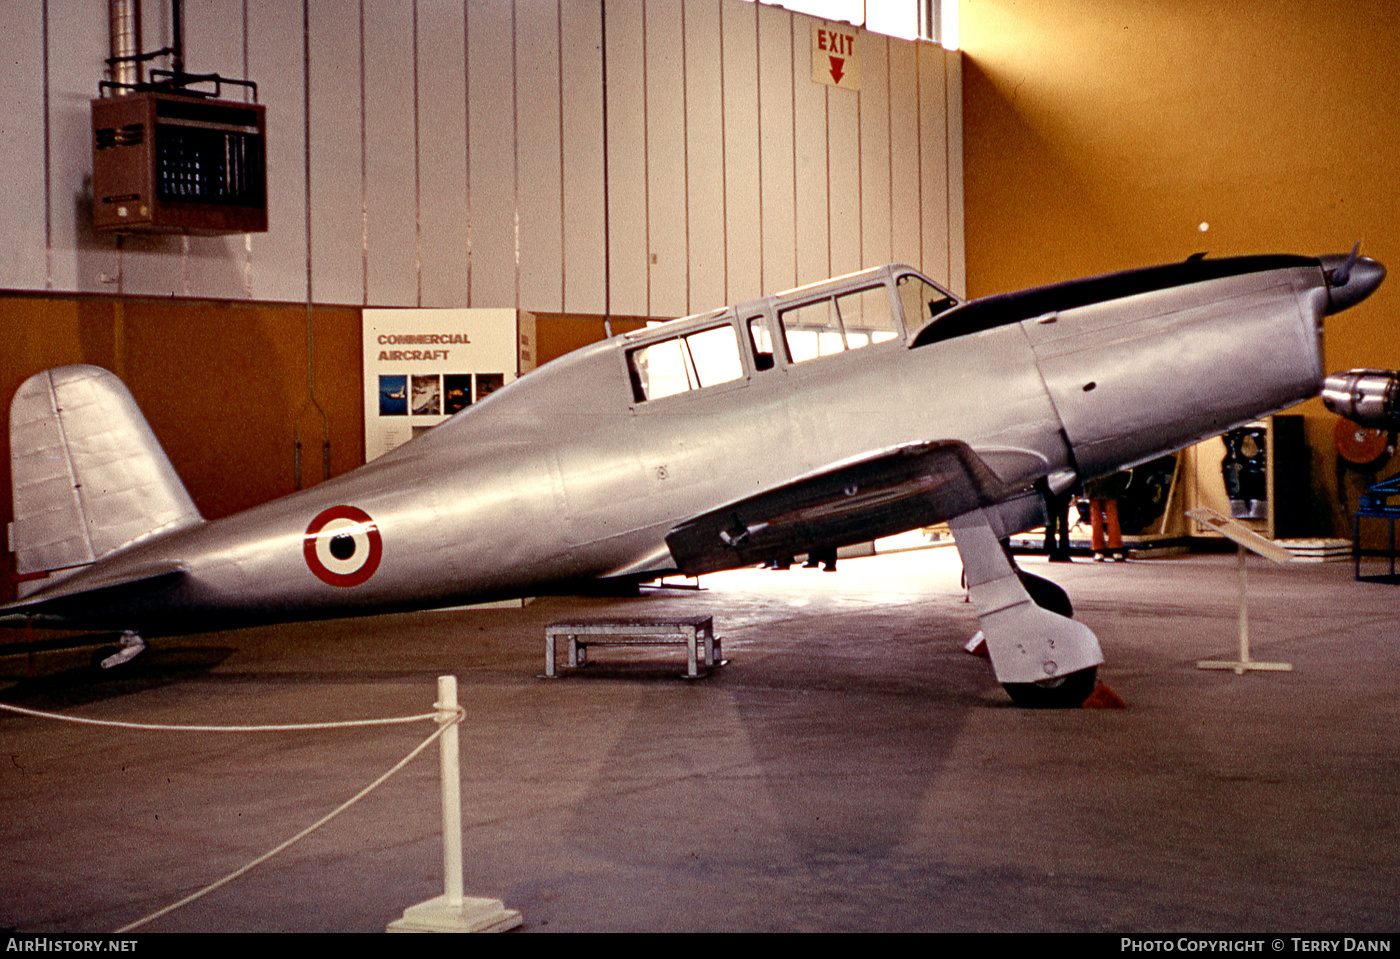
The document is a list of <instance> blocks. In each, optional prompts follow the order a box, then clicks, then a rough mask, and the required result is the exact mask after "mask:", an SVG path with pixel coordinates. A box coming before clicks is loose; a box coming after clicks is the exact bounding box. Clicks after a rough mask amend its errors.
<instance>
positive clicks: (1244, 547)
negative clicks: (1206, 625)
mask: <svg viewBox="0 0 1400 959" xmlns="http://www.w3.org/2000/svg"><path fill="white" fill-rule="evenodd" d="M1186 515H1187V516H1189V517H1191V518H1192V519H1194V520H1195V521H1196V522H1198V523H1201V524H1203V525H1205V526H1209V527H1211V528H1212V529H1214V530H1215V531H1216V532H1218V533H1220V535H1222V536H1224V537H1225V538H1226V539H1228V540H1230V541H1231V542H1233V543H1234V544H1235V545H1236V547H1237V549H1238V555H1239V570H1240V658H1239V659H1238V660H1236V661H1233V662H1231V661H1229V660H1218V659H1202V660H1199V661H1198V662H1197V663H1196V667H1197V668H1198V669H1232V670H1234V672H1235V675H1236V676H1243V675H1244V674H1245V673H1246V672H1248V671H1249V670H1265V671H1269V672H1290V671H1291V670H1292V669H1293V664H1292V663H1257V662H1255V661H1254V660H1252V659H1250V658H1249V603H1248V601H1247V599H1246V594H1245V589H1246V585H1247V584H1246V579H1245V556H1246V555H1247V554H1248V553H1258V554H1259V555H1260V556H1263V557H1264V558H1265V559H1269V560H1272V561H1273V562H1275V563H1278V564H1279V565H1283V564H1285V563H1291V562H1292V561H1293V554H1292V553H1290V552H1289V551H1288V550H1286V549H1284V548H1283V547H1282V546H1279V545H1278V544H1277V543H1274V542H1271V541H1270V540H1267V539H1265V538H1264V537H1262V536H1260V535H1259V534H1258V533H1256V532H1254V531H1253V530H1251V529H1249V528H1248V527H1246V526H1243V525H1241V524H1240V523H1237V522H1235V521H1234V520H1232V519H1230V517H1228V516H1224V515H1222V514H1220V513H1217V512H1216V511H1215V510H1213V509H1211V508H1210V507H1209V506H1198V507H1197V508H1195V509H1192V510H1187V511H1186Z"/></svg>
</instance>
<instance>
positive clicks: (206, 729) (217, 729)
mask: <svg viewBox="0 0 1400 959" xmlns="http://www.w3.org/2000/svg"><path fill="white" fill-rule="evenodd" d="M0 709H4V710H8V711H9V712H12V713H22V714H24V715H26V716H39V717H42V718H44V719H57V720H60V721H62V722H65V723H78V724H80V725H83V726H115V727H116V728H118V729H146V730H156V731H162V732H180V733H273V732H284V731H287V730H297V729H348V728H350V727H353V726H394V725H402V724H404V723H421V722H423V721H424V720H427V719H436V718H437V715H438V714H437V713H424V714H422V715H421V716H397V717H393V718H390V719H348V720H345V721H343V722H334V723H293V724H290V725H285V726H162V725H159V724H156V723H122V722H116V721H115V720H110V719H84V718H82V717H80V716H65V715H63V714H62V713H46V712H43V711H42V710H38V709H25V708H24V707H23V706H11V705H10V704H9V703H0Z"/></svg>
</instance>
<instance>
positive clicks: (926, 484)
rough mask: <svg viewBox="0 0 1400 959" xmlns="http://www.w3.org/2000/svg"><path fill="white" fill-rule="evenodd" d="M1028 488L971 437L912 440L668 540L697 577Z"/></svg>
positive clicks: (727, 510)
mask: <svg viewBox="0 0 1400 959" xmlns="http://www.w3.org/2000/svg"><path fill="white" fill-rule="evenodd" d="M1027 455H1029V454H1027ZM1023 485H1024V483H1017V484H1016V485H1015V486H1010V485H1008V484H1007V483H1006V482H1005V481H1003V480H1002V479H1001V478H1000V477H999V476H998V475H997V473H996V472H995V471H993V469H992V468H991V467H990V466H989V465H988V464H987V462H986V461H985V460H984V459H983V457H981V456H979V455H978V454H977V453H976V452H975V451H974V450H973V449H972V448H971V447H970V446H968V445H967V444H966V443H963V442H960V441H957V440H944V441H940V442H932V443H917V444H911V445H907V446H900V447H896V448H894V449H891V450H886V451H883V452H880V453H877V454H875V455H873V456H869V457H864V458H861V459H857V460H853V461H848V462H846V463H840V464H836V465H835V466H832V467H829V468H827V469H824V470H822V471H820V472H817V473H811V474H808V475H806V476H803V477H799V478H798V479H796V480H794V481H792V482H790V483H785V484H783V485H782V486H778V487H775V488H773V489H769V490H766V491H764V492H762V493H759V494H757V495H756V496H752V497H749V498H747V499H743V500H739V501H737V502H734V503H730V504H729V505H727V506H724V507H721V508H720V509H717V510H712V511H711V512H708V513H704V514H702V515H700V516H696V517H695V518H693V519H691V520H688V521H686V522H684V523H682V524H681V525H679V526H677V527H676V528H675V529H673V530H671V532H670V533H668V534H667V535H666V545H667V546H668V547H670V550H671V555H672V556H673V557H674V558H675V561H676V564H677V566H678V567H679V568H680V570H681V572H682V573H685V574H686V575H688V576H695V575H699V574H701V573H710V572H714V571H715V570H720V569H733V568H735V567H738V566H748V565H752V564H755V563H760V562H764V561H766V560H770V559H772V558H774V557H781V556H791V555H795V554H797V553H805V552H807V551H808V550H810V549H811V548H813V547H814V546H816V545H823V546H835V545H844V544H847V543H854V542H861V541H864V540H871V539H876V538H878V537H881V536H891V535H893V534H895V533H902V532H904V531H906V530H910V529H914V528H915V527H919V526H928V525H931V524H933V523H938V522H942V521H943V520H946V519H949V518H951V517H953V516H958V515H961V514H962V513H966V512H967V511H969V510H972V509H976V508H977V507H979V506H986V505H989V504H992V503H996V502H999V501H1000V500H1002V499H1005V498H1006V497H1007V496H1009V495H1011V494H1012V493H1014V492H1017V491H1019V490H1020V489H1021V488H1022V487H1023Z"/></svg>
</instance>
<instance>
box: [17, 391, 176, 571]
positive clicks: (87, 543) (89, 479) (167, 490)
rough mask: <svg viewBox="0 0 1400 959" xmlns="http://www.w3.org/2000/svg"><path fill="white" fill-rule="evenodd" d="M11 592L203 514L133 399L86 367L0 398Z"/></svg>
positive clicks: (174, 527)
mask: <svg viewBox="0 0 1400 959" xmlns="http://www.w3.org/2000/svg"><path fill="white" fill-rule="evenodd" d="M10 477H11V482H12V485H13V489H14V515H15V518H14V522H13V523H11V524H10V530H9V533H10V550H11V551H12V552H13V553H14V554H15V566H16V572H17V574H18V578H19V594H20V596H21V597H23V596H28V595H29V594H30V593H32V592H34V591H35V590H37V589H39V588H40V587H42V586H44V585H46V584H48V583H52V582H54V581H55V580H56V579H60V578H63V577H65V576H67V575H71V574H72V573H73V572H75V571H76V570H78V569H81V568H82V567H84V566H86V565H88V564H90V563H92V562H94V561H95V560H98V559H100V558H102V557H103V556H106V555H107V554H109V553H113V552H116V551H117V550H119V549H122V548H124V547H127V546H131V545H132V544H134V543H137V542H139V541H141V540H144V539H147V538H149V537H151V536H154V535H156V534H157V533H164V532H169V531H172V530H176V529H183V528H184V527H187V526H193V525H195V524H197V523H200V522H203V519H202V518H201V517H200V515H199V511H198V510H197V509H196V508H195V505H194V502H193V501H192V500H191V499H190V496H189V493H187V492H186V491H185V486H184V484H183V483H181V482H180V478H179V476H177V475H176V474H175V469H174V467H172V466H171V465H170V460H169V459H168V458H167V457H166V455H165V451H164V450H163V449H161V446H160V443H159V441H157V440H156V437H155V434H154V433H152V432H151V428H150V426H149V425H147V423H146V418H145V417H144V416H142V415H141V410H140V409H139V408H138V407H137V405H136V401H135V400H134V399H132V396H131V393H130V392H128V390H127V388H126V386H125V385H123V384H122V382H121V380H119V379H117V378H116V376H114V375H112V374H111V373H109V372H107V371H106V370H104V369H101V368H99V367H96V366H63V367H59V368H57V369H52V370H45V371H44V372H43V373H38V374H36V375H34V376H31V377H30V378H29V379H27V380H25V381H24V383H23V385H21V386H20V388H19V390H18V391H16V393H15V397H14V400H13V401H12V402H11V404H10Z"/></svg>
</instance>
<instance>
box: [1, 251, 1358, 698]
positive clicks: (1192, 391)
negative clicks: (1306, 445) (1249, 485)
mask: <svg viewBox="0 0 1400 959" xmlns="http://www.w3.org/2000/svg"><path fill="white" fill-rule="evenodd" d="M1384 275H1385V270H1384V268H1383V267H1382V266H1381V265H1380V264H1378V263H1376V262H1375V261H1373V260H1370V259H1366V258H1362V257H1358V256H1357V253H1356V251H1355V250H1353V251H1352V253H1351V255H1350V256H1348V255H1345V254H1342V255H1336V256H1323V257H1320V258H1317V257H1301V256H1254V257H1239V258H1229V259H1214V260H1210V259H1204V258H1202V257H1193V258H1191V259H1190V260H1187V261H1185V262H1181V263H1175V264H1169V265H1166V266H1158V267H1152V268H1148V269H1140V270H1132V271H1129V272H1124V273H1116V274H1112V275H1107V276H1099V277H1093V278H1089V279H1083V280H1076V281H1072V282H1068V283H1060V284H1056V285H1053V286H1047V287H1040V288H1037V289H1032V290H1027V291H1024V292H1020V293H1011V294H1004V295H998V296H990V297H985V298H983V299H977V300H972V301H968V302H960V301H959V300H958V299H957V298H956V297H954V296H953V295H952V294H951V293H949V292H948V291H947V290H945V289H942V288H941V287H939V286H938V285H937V284H935V283H933V282H931V281H930V280H928V279H927V278H925V277H924V276H921V275H920V274H919V273H918V272H916V271H915V270H913V269H911V268H909V267H905V266H898V265H892V266H884V267H879V268H877V269H871V270H865V271H863V272H860V273H854V274H851V275H849V276H844V277H841V278H839V279H833V280H827V281H824V282H821V283H816V284H812V285H810V286H804V287H801V288H799V289H795V290H791V291H789V292H786V293H781V294H778V295H776V296H770V297H766V298H764V299H760V300H755V301H752V302H749V303H742V304H739V305H737V306H731V307H726V308H724V309H719V310H714V311H712V312H709V313H702V314H698V315H695V316H688V317H684V318H682V319H678V320H674V321H671V322H668V323H665V324H662V325H659V326H655V327H652V328H649V329H645V330H638V331H635V332H632V333H628V334H626V335H622V336H614V337H612V338H610V339H608V340H606V341H603V342H601V343H597V344H595V345H593V346H591V347H587V348H585V349H582V350H579V351H577V352H575V353H572V354H570V355H568V356H565V357H562V358H561V359H559V360H556V361H554V362H552V363H549V364H547V365H545V366H543V367H541V368H540V369H538V370H535V371H533V372H531V373H529V374H527V375H525V376H523V377H521V378H520V379H519V380H517V381H516V382H514V383H512V384H511V385H510V386H508V387H506V388H505V389H502V390H500V391H498V392H496V393H494V394H493V395H492V396H491V397H490V398H489V399H487V400H486V401H485V402H482V403H480V404H478V405H475V406H472V407H470V408H468V409H466V410H464V411H463V412H461V413H459V414H457V415H456V416H454V417H453V418H451V419H450V420H448V421H447V422H445V423H443V424H442V425H441V426H438V427H437V428H436V429H434V430H432V431H431V432H430V433H427V434H426V435H424V436H422V437H420V438H418V439H415V440H413V441H411V442H410V443H407V444H405V445H404V446H401V447H399V448H398V449H396V450H394V451H393V452H390V453H388V454H386V455H384V456H382V457H380V458H379V459H376V460H374V461H373V462H371V463H369V464H367V465H365V466H363V467H361V468H359V469H357V470H355V471H353V472H351V473H348V474H346V475H344V476H341V477H338V478H336V479H334V480H331V481H328V482H325V483H322V484H321V485H319V486H316V487H313V488H311V489H307V490H303V491H301V492H298V493H295V494H293V495H290V496H287V497H285V498H283V499H280V500H276V501H274V502H271V503H267V504H265V505H262V506H258V507H256V508H253V509H250V510H247V511H246V512H243V513H239V514H237V515H234V516H230V517H227V518H224V519H220V520H215V521H206V520H204V519H203V518H202V517H201V516H200V514H199V512H198V510H197V509H196V508H195V505H194V503H193V502H192V501H191V500H190V497H189V495H188V494H187V493H186V491H185V488H184V486H183V485H182V484H181V482H180V480H179V478H178V477H177V476H176V475H175V472H174V470H173V469H172V467H171V465H170V463H169V461H168V460H167V459H166V456H165V454H164V452H163V451H162V449H161V447H160V444H159V443H158V442H157V440H156V438H155V436H154V435H153V434H152V432H151V430H150V428H149V427H148V426H147V424H146V421H145V420H144V418H143V417H142V415H141V413H140V411H139V410H138V409H137V407H136V404H135V403H134V401H133V400H132V398H131V395H130V394H129V393H128V392H127V390H126V388H125V387H124V386H123V385H122V384H121V383H120V382H119V381H118V380H117V379H116V377H114V376H113V375H112V374H110V373H108V372H106V371H104V370H101V369H98V368H95V367H91V366H67V367H61V368H58V369H53V370H48V371H45V372H42V373H39V374H37V375H35V376H33V377H31V378H30V379H29V380H27V381H26V382H25V383H24V385H23V386H22V387H21V388H20V389H19V391H18V392H17V393H16V395H15V398H14V402H13V404H12V407H11V413H10V430H11V454H12V476H13V484H14V522H13V524H12V527H11V530H10V544H11V548H12V550H13V551H14V553H15V554H16V564H17V570H18V574H19V578H20V580H21V583H20V599H19V600H18V601H16V602H14V603H11V604H9V605H8V606H4V607H0V621H3V622H5V623H6V624H11V625H14V624H23V623H25V622H32V623H34V624H35V625H43V626H55V627H75V628H97V629H119V630H124V631H126V632H125V636H124V639H123V644H124V649H123V651H122V652H121V653H119V654H118V655H116V656H113V657H111V658H110V659H109V660H108V662H112V663H115V662H121V661H124V660H125V659H128V658H130V657H131V656H134V655H135V654H136V652H139V651H140V649H141V648H142V647H143V645H144V641H143V640H142V638H141V636H142V634H144V635H146V636H153V635H160V634H170V633H176V632H186V631H203V630H212V629H223V628H228V627H233V626H239V625H247V624H253V623H259V622H269V621H278V620H292V619H317V618H324V617H332V616H351V615H363V614H373V613H381V612H386V611H391V610H407V609H415V608H426V607H435V606H445V605H451V604H457V603H462V602H469V601H480V600H486V599H491V598H501V597H511V596H523V595H539V594H542V593H547V592H562V591H567V590H569V589H571V588H574V587H575V586H576V585H577V584H578V583H580V582H581V581H586V580H598V579H605V580H607V579H611V580H631V581H638V582H640V581H645V580H651V579H655V578H657V577H659V576H661V575H663V574H666V573H671V572H677V571H679V572H681V573H685V574H700V573H706V572H710V571H714V570H721V569H727V568H734V567H739V566H745V565H750V564H757V563H763V562H765V561H771V560H773V559H774V558H777V557H788V556H795V555H801V554H803V553H813V552H818V551H828V550H830V549H832V548H835V547H838V546H842V545H846V544H850V543H856V542H863V541H869V540H871V539H874V538H876V537H881V536H887V535H891V534H894V533H899V532H902V531H905V530H910V529H914V528H917V527H920V526H927V525H929V524H932V523H937V522H942V521H947V522H948V523H949V524H950V526H951V528H952V531H953V534H954V538H955V540H956V544H957V548H958V550H959V552H960V554H961V558H962V561H963V565H964V567H965V570H966V573H967V582H968V586H969V591H970V593H971V598H972V600H973V602H974V603H975V605H976V610H977V615H978V618H979V621H980V626H981V629H982V631H983V633H984V634H985V638H986V645H987V650H988V652H989V654H990V658H991V661H992V666H993V668H994V670H995V673H996V676H997V679H998V680H999V681H1000V682H1002V683H1003V684H1004V685H1005V686H1006V688H1007V690H1008V691H1009V692H1010V693H1011V695H1012V697H1013V699H1015V700H1016V701H1017V702H1021V703H1024V704H1028V705H1077V704H1078V703H1080V702H1082V701H1083V700H1084V698H1085V697H1086V696H1087V695H1088V694H1089V693H1090V692H1091V691H1092V689H1093V686H1094V682H1095V678H1094V673H1095V669H1096V667H1097V666H1098V665H1099V663H1101V662H1102V661H1103V655H1102V653H1101V652H1100V649H1099V643H1098V640H1097V638H1096V637H1095V636H1094V634H1093V632H1091V631H1090V630H1089V629H1088V628H1087V627H1085V626H1084V625H1082V624H1080V623H1078V622H1076V621H1074V620H1073V619H1070V618H1069V615H1070V612H1071V611H1070V608H1069V604H1068V601H1067V600H1066V599H1065V597H1064V594H1063V592H1062V591H1060V590H1059V589H1058V587H1055V586H1053V584H1049V583H1047V582H1045V581H1044V580H1037V579H1035V578H1033V577H1027V576H1025V575H1024V574H1021V573H1020V571H1019V570H1018V569H1017V568H1016V567H1015V566H1014V564H1013V563H1012V561H1011V560H1010V558H1009V557H1008V554H1007V553H1006V551H1005V550H1004V548H1003V546H1002V541H1003V540H1004V539H1005V538H1006V537H1007V536H1009V535H1011V534H1012V533H1015V532H1018V531H1021V530H1025V529H1030V528H1033V527H1035V526H1039V525H1041V524H1043V522H1044V510H1043V501H1044V497H1045V495H1046V494H1047V493H1059V492H1062V491H1064V490H1066V489H1068V488H1070V487H1072V486H1073V485H1074V484H1075V483H1077V482H1080V481H1082V480H1087V479H1090V478H1092V477H1095V476H1100V475H1103V474H1107V473H1112V472H1114V471H1116V470H1119V469H1122V468H1125V467H1128V466H1132V465H1134V464H1137V463H1142V462H1145V461H1147V460H1151V459H1153V458H1156V457H1158V456H1161V455H1162V454H1164V453H1168V452H1171V451H1173V450H1176V449H1179V448H1182V447H1184V446H1186V445H1188V444H1191V443H1194V442H1197V441H1199V440H1201V439H1204V438H1206V437H1209V436H1213V435H1215V434H1218V433H1220V432H1222V431H1224V430H1226V429H1229V428H1231V427H1234V426H1236V425H1239V424H1242V423H1247V422H1249V421H1250V420H1253V419H1256V418H1257V417H1259V416H1261V415H1264V414H1267V413H1270V412H1273V411H1276V410H1280V409H1283V408H1286V407H1288V406H1291V405H1293V404H1295V403H1297V402H1299V401H1301V400H1303V399H1306V398H1308V397H1311V396H1315V395H1317V393H1318V391H1319V389H1320V388H1321V385H1322V382H1323V367H1322V327H1323V320H1324V317H1326V316H1328V315H1329V314H1332V313H1335V312H1338V311H1339V310H1343V309H1346V308H1347V307H1350V306H1352V305H1354V304H1356V303H1358V302H1360V301H1361V300H1363V299H1365V298H1366V297H1367V296H1368V295H1370V293H1371V292H1372V291H1373V290H1374V289H1375V288H1376V287H1377V286H1378V285H1379V284H1380V282H1381V280H1382V279H1383V278H1384Z"/></svg>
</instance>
